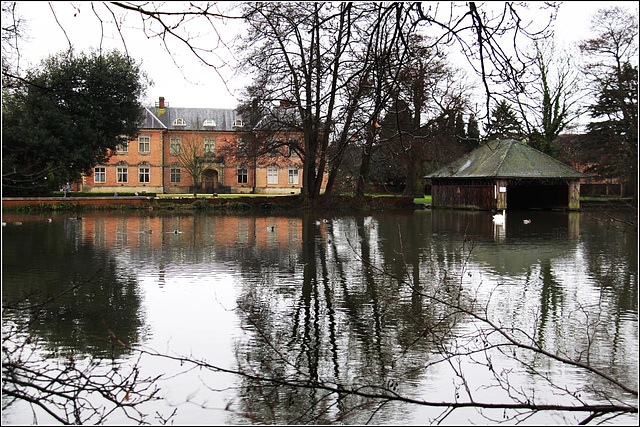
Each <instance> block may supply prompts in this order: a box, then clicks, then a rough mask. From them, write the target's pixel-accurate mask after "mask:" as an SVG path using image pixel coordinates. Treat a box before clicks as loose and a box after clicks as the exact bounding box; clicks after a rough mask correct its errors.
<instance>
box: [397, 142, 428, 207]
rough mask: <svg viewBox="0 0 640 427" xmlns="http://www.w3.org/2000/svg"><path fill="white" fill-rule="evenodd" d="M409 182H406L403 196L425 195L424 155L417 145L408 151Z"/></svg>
mask: <svg viewBox="0 0 640 427" xmlns="http://www.w3.org/2000/svg"><path fill="white" fill-rule="evenodd" d="M407 156H408V160H407V183H406V184H405V187H404V191H403V192H402V195H403V196H407V197H424V186H423V185H422V156H421V154H420V153H419V150H417V149H416V147H415V146H414V147H412V148H411V149H409V151H407Z"/></svg>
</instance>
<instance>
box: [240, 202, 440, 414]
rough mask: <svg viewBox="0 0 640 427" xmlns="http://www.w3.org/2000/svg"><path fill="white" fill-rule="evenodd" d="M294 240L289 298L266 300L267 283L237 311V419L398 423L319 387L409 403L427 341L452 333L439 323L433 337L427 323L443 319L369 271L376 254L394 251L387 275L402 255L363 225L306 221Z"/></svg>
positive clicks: (250, 290)
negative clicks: (293, 290) (295, 271)
mask: <svg viewBox="0 0 640 427" xmlns="http://www.w3.org/2000/svg"><path fill="white" fill-rule="evenodd" d="M336 228H339V230H336ZM396 231H397V228H396ZM302 235H303V239H302V247H301V249H300V260H301V262H302V264H303V267H302V268H303V275H302V278H301V281H300V288H299V290H298V292H297V295H280V294H278V295H273V294H271V292H272V291H273V290H274V289H278V287H277V286H275V283H270V282H266V280H267V278H263V282H262V284H261V285H260V286H252V285H250V284H248V285H245V286H244V287H243V292H242V296H241V297H240V299H239V307H240V312H241V314H242V317H243V322H244V325H245V328H246V329H247V330H250V331H251V335H250V338H249V339H247V340H243V341H242V342H241V343H239V344H238V346H237V348H236V350H237V360H238V363H239V366H240V368H241V370H243V371H244V372H245V373H247V374H249V373H250V374H251V378H247V377H245V378H244V379H243V380H242V393H241V395H242V398H241V408H242V409H240V410H238V412H240V413H242V414H251V415H247V416H250V418H251V419H252V420H253V421H261V422H269V423H309V422H313V423H328V422H340V421H348V422H366V421H368V420H369V418H371V417H373V416H375V420H376V421H378V422H381V421H384V420H396V421H397V420H398V419H401V418H402V415H400V414H401V413H402V411H403V410H406V408H399V407H395V406H396V405H391V404H389V405H386V403H387V402H384V401H381V402H378V403H372V401H371V400H370V399H366V398H364V397H358V396H356V395H353V394H352V393H346V392H345V394H344V395H341V394H340V393H337V394H336V393H331V392H328V391H327V390H326V389H324V387H331V388H335V389H344V390H345V391H346V390H368V391H370V392H375V393H390V394H395V393H399V392H401V391H402V392H404V393H408V394H410V393H411V390H412V389H413V388H414V387H415V385H416V384H417V382H418V378H419V377H420V375H422V371H421V370H420V369H419V367H420V366H424V364H426V363H427V361H428V359H429V358H430V357H431V354H432V352H431V346H432V343H433V342H435V340H434V339H433V337H431V333H430V332H428V331H430V328H432V329H433V330H435V329H439V332H443V331H444V329H445V328H444V327H443V326H444V325H445V324H446V328H450V327H451V326H452V325H451V323H450V322H449V321H442V320H441V324H440V328H438V327H436V325H434V322H433V321H432V320H430V319H434V316H440V315H442V313H437V310H435V309H434V307H432V306H431V307H430V306H429V305H428V304H424V302H423V301H422V299H423V297H421V296H419V295H418V294H417V293H415V292H413V291H411V290H410V289H406V287H404V289H403V287H401V286H400V285H399V283H398V280H397V279H396V278H395V277H394V276H393V275H389V276H387V277H385V276H384V275H383V276H381V275H380V274H379V272H378V271H376V269H374V265H376V264H378V263H379V257H378V256H377V255H374V252H375V253H378V251H379V252H381V253H393V252H394V251H395V253H396V254H397V255H398V256H397V257H396V262H395V263H393V264H394V266H393V269H394V271H402V270H403V268H404V264H403V260H402V256H401V255H400V254H399V252H400V251H401V249H402V248H401V246H396V247H395V248H393V249H392V248H389V247H384V246H385V245H386V246H388V245H394V244H396V243H397V242H398V240H397V239H389V240H386V241H385V239H380V237H379V236H378V235H377V234H376V224H374V223H372V222H371V221H370V219H369V218H365V217H364V216H357V217H355V218H354V219H353V220H352V221H349V220H345V221H332V220H329V221H327V222H324V221H319V220H317V219H314V218H313V217H312V216H311V214H305V215H304V216H303V225H302ZM383 241H384V242H385V243H384V244H383V247H377V245H379V244H380V242H383ZM414 252H415V253H416V254H417V253H418V250H415V251H414ZM413 261H414V263H413V265H412V267H411V275H413V276H415V277H420V271H419V269H420V263H419V262H418V258H417V257H416V258H414V259H413ZM396 264H399V266H398V265H396ZM426 307H429V308H426ZM440 317H443V316H440ZM442 339H446V338H444V337H442V335H440V337H439V338H438V340H442ZM259 378H260V379H264V378H269V379H274V378H275V379H278V380H279V381H282V382H283V383H286V384H289V385H288V386H287V385H282V384H281V385H278V386H274V385H273V383H272V382H270V381H267V382H264V381H261V380H260V379H259ZM294 385H295V386H294Z"/></svg>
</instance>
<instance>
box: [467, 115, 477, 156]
mask: <svg viewBox="0 0 640 427" xmlns="http://www.w3.org/2000/svg"><path fill="white" fill-rule="evenodd" d="M478 144H480V128H479V126H478V121H477V120H476V116H475V115H473V114H471V115H470V116H469V121H468V122H467V146H468V147H469V148H471V149H473V148H475V147H477V146H478Z"/></svg>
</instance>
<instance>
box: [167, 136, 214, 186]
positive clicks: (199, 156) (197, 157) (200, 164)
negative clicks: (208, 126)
mask: <svg viewBox="0 0 640 427" xmlns="http://www.w3.org/2000/svg"><path fill="white" fill-rule="evenodd" d="M170 149H171V150H172V154H173V155H174V156H175V157H176V158H177V160H178V163H179V164H180V166H182V167H183V168H184V169H185V170H186V171H187V173H188V174H189V176H190V177H191V180H192V181H193V197H197V196H198V188H199V187H200V185H201V184H202V174H203V173H204V171H205V170H207V167H209V165H210V164H211V161H212V158H211V156H207V153H206V152H205V147H204V138H203V137H202V136H201V135H198V133H197V132H196V131H192V132H191V134H190V135H189V136H188V137H186V138H183V139H182V141H181V142H180V145H179V146H176V147H170Z"/></svg>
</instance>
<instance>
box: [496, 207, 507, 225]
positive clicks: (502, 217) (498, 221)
mask: <svg viewBox="0 0 640 427" xmlns="http://www.w3.org/2000/svg"><path fill="white" fill-rule="evenodd" d="M506 217H507V214H506V213H505V211H504V209H502V213H501V214H495V215H494V216H493V222H495V223H496V224H504V221H505V219H506Z"/></svg>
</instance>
